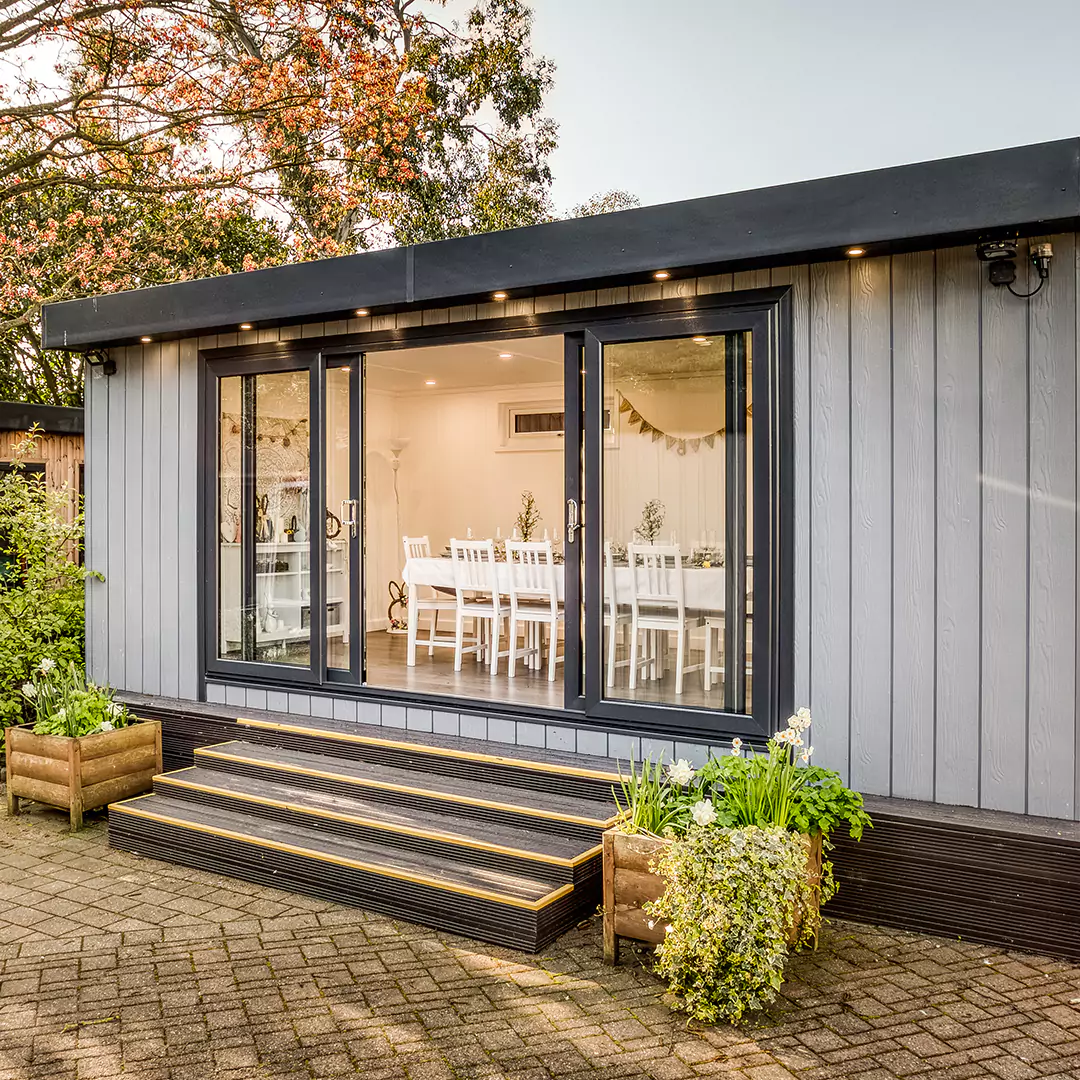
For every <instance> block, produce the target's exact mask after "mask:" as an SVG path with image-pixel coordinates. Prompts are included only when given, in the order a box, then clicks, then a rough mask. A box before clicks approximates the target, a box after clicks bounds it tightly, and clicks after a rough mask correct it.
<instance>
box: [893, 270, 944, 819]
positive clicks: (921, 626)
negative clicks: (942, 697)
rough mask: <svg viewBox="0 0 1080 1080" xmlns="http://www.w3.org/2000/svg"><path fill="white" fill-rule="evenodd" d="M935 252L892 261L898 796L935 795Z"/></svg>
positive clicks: (895, 780)
mask: <svg viewBox="0 0 1080 1080" xmlns="http://www.w3.org/2000/svg"><path fill="white" fill-rule="evenodd" d="M934 274H935V265H934V253H933V252H916V253H914V254H911V255H898V256H896V257H895V258H894V259H893V267H892V301H893V326H892V333H893V378H892V402H893V406H892V414H893V453H892V464H893V468H892V481H893V492H892V515H893V573H892V594H893V620H892V626H893V640H892V783H891V794H893V795H895V796H897V797H898V798H904V799H932V798H933V797H934V667H935V665H934V655H935V647H936V636H935V629H936V627H935V610H934V566H935V560H934V521H935V498H934V475H935V461H936V455H935V450H936V443H935V429H934V416H935V394H934V390H935V385H934V384H935V364H936V354H935V349H934V344H935V343H934Z"/></svg>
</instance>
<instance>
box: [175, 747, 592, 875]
mask: <svg viewBox="0 0 1080 1080" xmlns="http://www.w3.org/2000/svg"><path fill="white" fill-rule="evenodd" d="M192 768H194V766H192ZM156 780H157V782H158V783H159V784H163V785H165V786H170V785H171V786H174V787H183V788H189V789H190V790H192V791H204V792H206V793H207V794H212V795H222V796H225V797H227V798H230V799H236V800H238V801H239V802H249V803H257V804H259V805H260V806H273V807H275V808H277V809H279V810H290V811H292V812H293V813H297V814H305V815H309V816H311V817H321V818H329V819H330V820H332V821H341V822H347V823H351V824H355V825H364V826H367V827H369V828H372V829H380V830H382V831H384V832H393V833H405V834H407V835H409V836H422V837H424V838H425V839H428V840H439V841H442V842H444V843H447V844H453V845H455V846H457V847H468V848H475V849H477V850H479V851H491V852H496V853H498V854H500V855H511V856H514V857H516V858H519V859H528V860H529V861H530V862H542V863H550V864H551V865H553V866H567V867H573V866H577V865H579V864H580V863H583V862H587V861H588V860H589V859H591V858H592V857H593V856H595V855H597V854H598V853H599V852H600V851H601V845H600V844H597V845H595V847H591V848H589V849H588V851H584V852H582V853H581V854H580V855H575V856H574V857H573V858H572V859H569V858H564V857H563V856H561V855H545V854H544V853H543V852H537V851H526V850H525V849H524V848H512V847H506V846H504V845H503V844H493V843H491V842H489V841H487V840H475V839H473V838H471V837H467V836H462V835H460V834H456V833H445V832H439V831H438V830H437V829H422V828H418V827H417V826H408V827H407V826H404V825H395V824H394V823H393V822H385V821H378V820H376V819H374V818H368V817H363V816H361V815H358V814H344V813H341V812H339V811H336V810H324V809H322V808H321V807H309V806H302V805H301V804H299V803H294V802H289V801H287V800H285V799H272V798H270V797H269V796H267V795H255V794H252V793H251V792H246V791H234V790H233V789H232V788H227V787H214V786H212V785H211V784H199V783H196V782H195V781H193V780H181V779H178V778H177V777H176V776H175V775H174V774H171V773H170V774H165V775H162V776H158V777H156Z"/></svg>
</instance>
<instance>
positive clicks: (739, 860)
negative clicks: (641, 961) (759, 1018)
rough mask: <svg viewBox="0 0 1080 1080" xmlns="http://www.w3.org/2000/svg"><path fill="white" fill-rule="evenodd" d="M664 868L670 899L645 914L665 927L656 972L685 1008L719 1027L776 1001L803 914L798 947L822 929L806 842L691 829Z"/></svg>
mask: <svg viewBox="0 0 1080 1080" xmlns="http://www.w3.org/2000/svg"><path fill="white" fill-rule="evenodd" d="M657 869H658V871H659V873H660V874H661V875H662V876H663V878H664V880H665V889H664V894H663V896H661V897H660V899H658V900H654V901H651V902H650V903H648V904H646V905H645V911H646V912H647V913H648V914H649V915H650V916H652V917H653V918H655V919H657V920H663V921H664V923H665V924H666V925H667V933H666V935H665V937H664V941H663V944H661V945H659V946H657V950H656V955H657V964H656V970H657V972H658V973H659V974H660V975H662V976H663V977H664V978H666V979H667V981H668V987H669V989H670V990H671V991H672V993H673V994H675V996H676V998H677V999H678V1002H679V1008H681V1009H682V1010H684V1011H685V1012H687V1013H689V1015H690V1016H692V1017H694V1018H695V1019H697V1020H704V1021H706V1022H708V1023H715V1022H716V1021H718V1020H730V1021H735V1020H738V1019H739V1018H740V1017H741V1016H742V1015H743V1013H744V1012H746V1011H748V1010H752V1009H760V1008H763V1007H764V1006H765V1005H767V1004H768V1003H769V1002H770V1001H772V1000H773V999H774V998H775V997H776V994H777V992H778V990H779V989H780V986H781V984H782V982H783V978H784V964H785V962H786V960H787V956H788V948H789V937H790V935H791V930H792V921H793V913H794V912H797V911H798V912H802V913H803V917H802V922H801V925H800V929H799V934H798V937H799V941H800V942H805V941H807V940H809V939H810V938H811V937H812V936H813V935H814V934H815V933H816V932H817V928H818V925H819V923H820V918H821V916H820V914H818V912H817V904H816V903H815V900H816V897H815V896H814V893H815V890H816V888H817V887H818V886H817V885H816V883H814V882H812V881H811V879H810V878H809V877H808V875H807V847H806V840H805V839H804V838H803V837H801V836H799V835H798V834H796V833H792V832H790V831H788V830H787V829H784V828H780V827H778V826H768V827H765V828H760V827H758V826H756V825H751V826H747V827H745V828H738V829H732V828H708V827H697V828H691V829H690V831H689V832H688V833H687V834H686V835H685V836H684V837H682V838H681V839H680V840H678V841H677V842H675V843H672V844H670V845H669V846H668V847H667V848H666V850H665V851H664V853H663V855H662V856H661V857H660V861H659V864H658V867H657ZM823 887H827V886H825V883H823ZM827 898H828V897H827V896H825V895H824V894H823V895H822V899H823V900H824V899H827Z"/></svg>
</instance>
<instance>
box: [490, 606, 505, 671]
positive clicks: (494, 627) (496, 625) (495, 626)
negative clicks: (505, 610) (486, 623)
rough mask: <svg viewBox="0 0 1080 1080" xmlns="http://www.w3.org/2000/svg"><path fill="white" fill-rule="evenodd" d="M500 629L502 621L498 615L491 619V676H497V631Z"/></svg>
mask: <svg viewBox="0 0 1080 1080" xmlns="http://www.w3.org/2000/svg"><path fill="white" fill-rule="evenodd" d="M501 629H502V619H500V618H499V616H498V615H493V616H492V617H491V674H492V675H498V674H499V631H500V630H501Z"/></svg>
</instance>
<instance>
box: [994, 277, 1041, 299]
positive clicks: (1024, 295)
mask: <svg viewBox="0 0 1080 1080" xmlns="http://www.w3.org/2000/svg"><path fill="white" fill-rule="evenodd" d="M1047 277H1049V274H1048V275H1047ZM1046 280H1047V278H1044V277H1040V278H1039V284H1038V285H1036V286H1035V288H1034V289H1032V290H1031V292H1017V291H1016V290H1015V289H1014V288H1013V287H1012V285H1006V286H1005V288H1006V289H1008V290H1009V292H1011V293H1012V294H1013V296H1018V297H1019V298H1020V299H1021V300H1027V299H1028V297H1031V296H1034V295H1035V294H1036V293H1037V292H1038V291H1039V290H1040V289H1041V288H1042V287H1043V286H1044V285H1045V284H1046Z"/></svg>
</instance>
